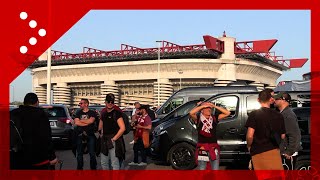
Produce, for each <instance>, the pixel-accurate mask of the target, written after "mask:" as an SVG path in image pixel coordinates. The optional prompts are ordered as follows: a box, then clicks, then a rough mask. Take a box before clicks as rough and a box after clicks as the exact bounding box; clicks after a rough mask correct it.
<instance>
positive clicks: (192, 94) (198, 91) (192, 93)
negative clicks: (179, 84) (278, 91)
mask: <svg viewBox="0 0 320 180" xmlns="http://www.w3.org/2000/svg"><path fill="white" fill-rule="evenodd" d="M257 91H258V90H257V87H255V86H226V87H187V88H183V89H180V90H179V91H177V92H175V93H174V94H173V95H172V96H171V97H169V98H168V100H167V101H166V102H164V103H163V105H162V106H161V107H160V108H159V109H158V110H157V111H156V113H157V116H158V118H160V119H161V118H163V117H164V116H166V115H167V114H168V113H169V112H171V111H172V110H174V109H176V108H177V107H178V106H180V105H182V104H184V103H186V102H188V101H193V100H199V99H200V98H204V99H207V98H209V97H211V96H213V95H214V94H219V93H226V92H257Z"/></svg>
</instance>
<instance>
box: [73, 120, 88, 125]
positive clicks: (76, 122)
mask: <svg viewBox="0 0 320 180" xmlns="http://www.w3.org/2000/svg"><path fill="white" fill-rule="evenodd" d="M74 124H75V125H77V126H87V124H85V123H83V122H82V120H81V121H80V119H79V118H75V119H74Z"/></svg>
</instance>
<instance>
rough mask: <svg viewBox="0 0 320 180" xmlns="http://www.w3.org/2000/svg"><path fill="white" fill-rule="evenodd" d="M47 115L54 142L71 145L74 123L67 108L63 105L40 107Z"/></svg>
mask: <svg viewBox="0 0 320 180" xmlns="http://www.w3.org/2000/svg"><path fill="white" fill-rule="evenodd" d="M40 107H41V108H43V109H44V111H45V112H46V113H47V115H48V117H49V121H50V126H51V133H52V140H53V141H61V142H66V143H71V133H72V131H73V127H72V121H73V119H72V118H71V116H70V114H69V110H68V108H67V106H65V105H62V104H51V105H40Z"/></svg>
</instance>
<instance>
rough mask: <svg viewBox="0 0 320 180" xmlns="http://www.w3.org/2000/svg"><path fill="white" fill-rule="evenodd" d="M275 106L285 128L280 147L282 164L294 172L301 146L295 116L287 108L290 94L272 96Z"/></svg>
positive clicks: (283, 93)
mask: <svg viewBox="0 0 320 180" xmlns="http://www.w3.org/2000/svg"><path fill="white" fill-rule="evenodd" d="M274 99H275V106H276V107H278V109H279V110H280V113H281V114H282V116H283V118H284V123H285V128H286V138H285V139H284V141H283V142H282V143H281V145H280V150H281V155H282V156H283V162H284V163H283V164H284V165H287V167H286V168H287V169H289V170H294V166H295V162H296V158H297V155H298V151H300V150H301V149H302V146H301V132H300V128H299V124H298V119H297V116H296V114H295V113H294V112H293V111H292V110H291V108H290V107H289V103H290V101H291V96H290V94H288V93H286V92H280V93H279V94H277V95H275V96H274Z"/></svg>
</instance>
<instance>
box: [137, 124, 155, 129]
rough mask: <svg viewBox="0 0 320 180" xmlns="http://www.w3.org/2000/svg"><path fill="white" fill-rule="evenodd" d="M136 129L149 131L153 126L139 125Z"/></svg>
mask: <svg viewBox="0 0 320 180" xmlns="http://www.w3.org/2000/svg"><path fill="white" fill-rule="evenodd" d="M136 127H137V128H140V129H148V130H151V127H152V125H151V124H150V125H147V126H141V125H140V124H138V125H137V126H136Z"/></svg>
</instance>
